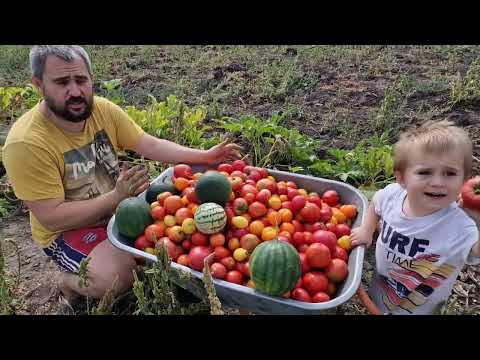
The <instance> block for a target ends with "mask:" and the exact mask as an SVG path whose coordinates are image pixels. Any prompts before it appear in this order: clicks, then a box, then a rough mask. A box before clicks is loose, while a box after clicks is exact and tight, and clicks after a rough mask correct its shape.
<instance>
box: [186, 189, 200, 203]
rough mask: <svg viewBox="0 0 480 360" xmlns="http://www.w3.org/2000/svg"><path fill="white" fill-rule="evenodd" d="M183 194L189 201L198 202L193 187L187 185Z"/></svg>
mask: <svg viewBox="0 0 480 360" xmlns="http://www.w3.org/2000/svg"><path fill="white" fill-rule="evenodd" d="M183 193H184V195H185V196H186V197H187V200H188V201H190V202H191V203H195V204H198V198H197V194H196V193H195V188H194V187H188V188H186V189H185V190H184V191H183Z"/></svg>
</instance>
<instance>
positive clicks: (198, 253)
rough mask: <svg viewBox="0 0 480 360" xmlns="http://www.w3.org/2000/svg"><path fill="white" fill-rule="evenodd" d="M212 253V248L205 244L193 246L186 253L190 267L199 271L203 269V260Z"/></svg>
mask: <svg viewBox="0 0 480 360" xmlns="http://www.w3.org/2000/svg"><path fill="white" fill-rule="evenodd" d="M211 253H212V249H211V248H209V247H207V246H194V247H193V248H192V249H191V250H190V252H189V253H188V257H189V259H190V265H191V267H192V269H195V270H198V271H201V270H202V269H203V260H204V259H205V258H206V257H207V256H208V255H210V254H211Z"/></svg>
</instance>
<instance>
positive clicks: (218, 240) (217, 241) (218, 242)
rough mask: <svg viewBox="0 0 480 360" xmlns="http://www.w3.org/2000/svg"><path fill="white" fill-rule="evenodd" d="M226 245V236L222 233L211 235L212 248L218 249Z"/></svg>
mask: <svg viewBox="0 0 480 360" xmlns="http://www.w3.org/2000/svg"><path fill="white" fill-rule="evenodd" d="M223 245H225V235H223V234H222V233H216V234H212V235H210V246H211V247H212V248H216V247H217V246H223Z"/></svg>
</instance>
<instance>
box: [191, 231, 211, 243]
mask: <svg viewBox="0 0 480 360" xmlns="http://www.w3.org/2000/svg"><path fill="white" fill-rule="evenodd" d="M190 239H191V241H192V244H193V245H195V246H207V245H208V235H205V234H202V233H201V232H198V231H197V232H195V233H193V234H192V237H191V238H190Z"/></svg>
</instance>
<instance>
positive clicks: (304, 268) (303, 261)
mask: <svg viewBox="0 0 480 360" xmlns="http://www.w3.org/2000/svg"><path fill="white" fill-rule="evenodd" d="M298 255H299V256H300V265H301V266H302V274H305V273H307V272H309V271H310V265H308V261H307V255H305V253H302V252H301V253H299V254H298Z"/></svg>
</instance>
